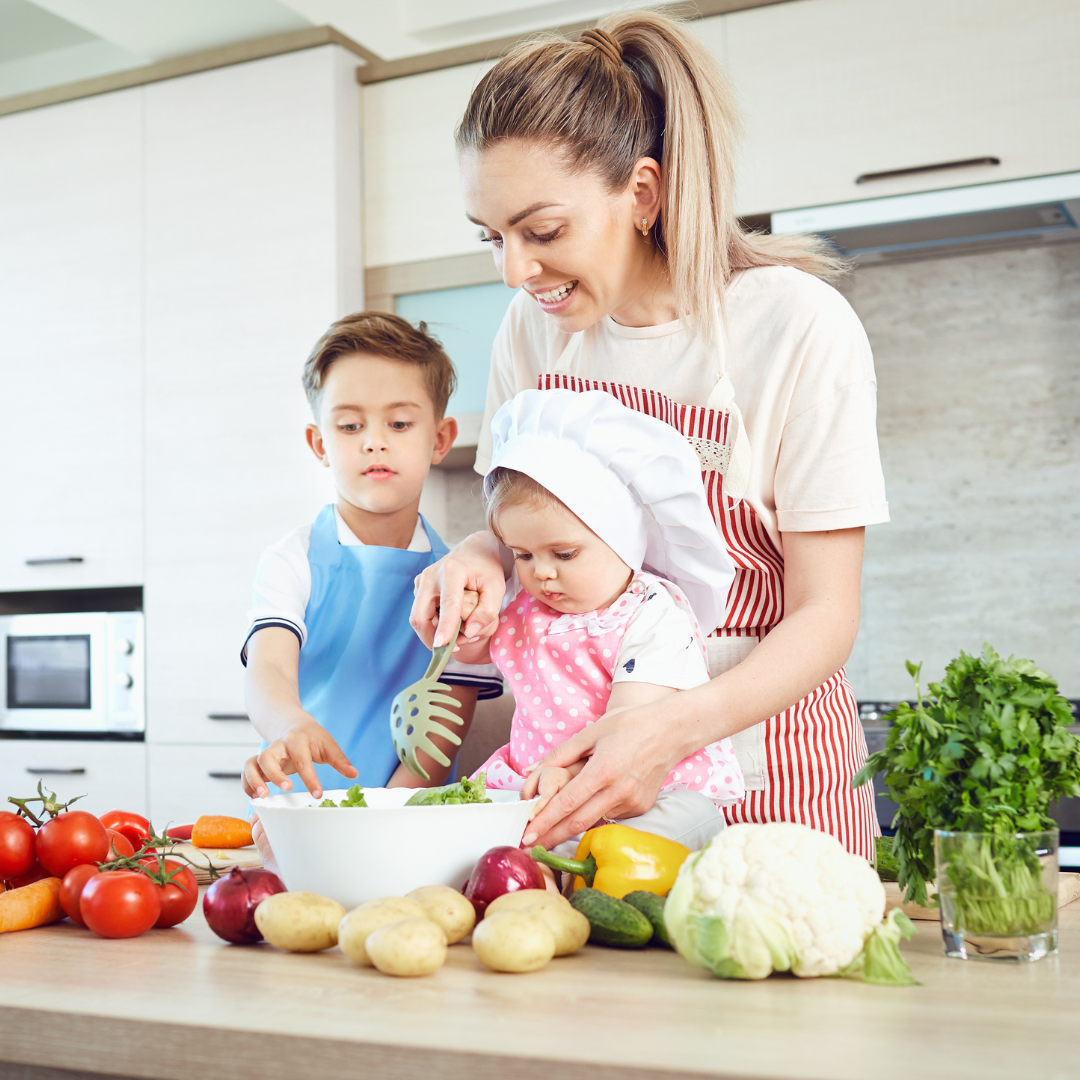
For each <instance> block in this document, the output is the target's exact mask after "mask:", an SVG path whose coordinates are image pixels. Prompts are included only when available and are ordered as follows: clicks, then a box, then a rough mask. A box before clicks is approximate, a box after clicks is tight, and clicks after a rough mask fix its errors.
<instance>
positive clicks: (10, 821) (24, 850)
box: [0, 810, 36, 881]
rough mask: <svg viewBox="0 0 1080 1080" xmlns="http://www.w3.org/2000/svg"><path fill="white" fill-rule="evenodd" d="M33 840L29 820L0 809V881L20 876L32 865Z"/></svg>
mask: <svg viewBox="0 0 1080 1080" xmlns="http://www.w3.org/2000/svg"><path fill="white" fill-rule="evenodd" d="M34 840H35V835H34V829H33V826H32V825H31V824H30V822H28V821H27V820H26V819H25V818H21V817H19V815H18V814H12V813H9V812H8V811H7V810H0V881H6V880H7V879H8V878H17V877H22V875H23V874H25V873H27V871H29V869H30V867H32V866H33V865H34V859H35V857H36V856H35V853H34Z"/></svg>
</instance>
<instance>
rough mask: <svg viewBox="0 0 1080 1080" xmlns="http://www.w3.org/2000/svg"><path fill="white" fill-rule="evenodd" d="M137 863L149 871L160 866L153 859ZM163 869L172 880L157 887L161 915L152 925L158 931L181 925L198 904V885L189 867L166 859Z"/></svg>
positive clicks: (174, 860)
mask: <svg viewBox="0 0 1080 1080" xmlns="http://www.w3.org/2000/svg"><path fill="white" fill-rule="evenodd" d="M139 862H140V863H142V865H143V866H146V867H148V868H149V869H150V870H157V869H158V868H159V865H160V864H159V861H158V860H157V859H154V858H146V859H140V860H139ZM163 868H164V872H165V874H166V875H169V874H172V880H170V881H169V882H167V883H166V884H164V885H158V886H157V888H158V890H159V891H160V894H161V914H160V915H159V916H158V920H157V922H156V923H154V925H155V926H156V927H157V928H158V929H159V930H160V929H163V928H164V927H167V926H177V925H179V924H180V923H182V922H183V921H184V920H185V919H186V918H187V917H188V916H189V915H190V914H191V913H192V912H193V911H194V910H195V905H196V904H197V903H198V902H199V883H198V882H197V881H196V880H195V875H194V874H193V873H192V872H191V868H190V867H188V866H185V865H184V864H183V863H182V862H177V861H176V859H166V860H165V862H164V867H163ZM174 871H176V873H174Z"/></svg>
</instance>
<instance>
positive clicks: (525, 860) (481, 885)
mask: <svg viewBox="0 0 1080 1080" xmlns="http://www.w3.org/2000/svg"><path fill="white" fill-rule="evenodd" d="M545 887H546V886H545V883H544V875H543V874H542V873H541V872H540V867H539V866H538V865H537V864H536V863H535V862H534V861H533V859H532V856H531V855H530V854H529V853H528V852H527V851H522V850H521V848H516V847H493V848H492V849H491V850H490V851H485V852H484V854H483V855H481V856H480V858H479V859H478V860H477V863H476V865H475V866H474V867H473V872H472V875H471V877H470V878H469V881H468V884H467V885H466V886H465V895H466V897H468V899H470V900H471V901H472V906H473V907H474V908H476V917H477V918H478V919H482V918H483V917H484V910H485V909H486V908H487V906H488V904H490V903H491V901H492V900H495V899H497V898H498V897H500V896H502V895H503V894H504V893H508V892H518V890H520V889H543V888H545Z"/></svg>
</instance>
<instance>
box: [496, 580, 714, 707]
mask: <svg viewBox="0 0 1080 1080" xmlns="http://www.w3.org/2000/svg"><path fill="white" fill-rule="evenodd" d="M520 590H521V582H520V580H519V579H518V575H517V570H514V572H513V574H512V575H511V577H510V580H509V581H508V582H507V584H506V596H505V598H504V599H503V604H502V610H503V611H505V610H506V608H508V607H509V606H510V603H511V601H513V600H514V599H515V598H516V597H517V594H518V592H519V591H520ZM629 660H633V661H634V663H633V664H632V665H631V666H632V670H631V671H627V670H626V667H625V665H626V663H627V661H629ZM611 681H612V683H613V684H614V683H619V682H640V683H650V684H652V685H653V686H670V687H671V688H672V689H674V690H690V689H692V688H693V687H695V686H704V685H705V683H707V682H708V681H709V668H708V665H707V664H706V663H705V657H704V656H703V655H702V653H701V646H700V645H699V644H698V643H697V641H696V640H695V638H694V626H693V623H691V621H690V616H689V615H687V614H686V612H685V611H683V610H682V609H681V608H680V607H679V606H678V605H677V604H676V603H675V600H674V599H673V598H672V596H671V594H670V593H669V592H668V591H667V589H664V588H658V589H656V591H655V593H654V595H653V597H652V599H651V600H647V601H645V602H644V603H642V604H640V605H639V606H638V607H637V608H635V609H634V612H633V614H632V615H631V616H630V618H629V620H628V621H627V624H626V632H625V633H624V634H623V637H622V641H620V643H619V652H618V655H617V656H616V658H615V668H614V670H613V672H612V675H611ZM509 689H510V690H511V692H512V691H513V684H512V683H511V684H510V686H509Z"/></svg>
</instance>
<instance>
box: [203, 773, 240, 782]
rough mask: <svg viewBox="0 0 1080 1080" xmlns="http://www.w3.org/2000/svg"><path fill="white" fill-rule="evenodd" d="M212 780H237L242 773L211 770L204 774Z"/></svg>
mask: <svg viewBox="0 0 1080 1080" xmlns="http://www.w3.org/2000/svg"><path fill="white" fill-rule="evenodd" d="M206 775H207V776H209V777H210V778H211V779H212V780H239V779H240V778H241V777H242V776H243V775H244V774H243V773H238V772H213V771H210V772H208V773H207V774H206Z"/></svg>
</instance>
